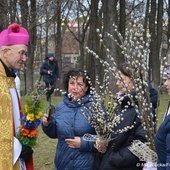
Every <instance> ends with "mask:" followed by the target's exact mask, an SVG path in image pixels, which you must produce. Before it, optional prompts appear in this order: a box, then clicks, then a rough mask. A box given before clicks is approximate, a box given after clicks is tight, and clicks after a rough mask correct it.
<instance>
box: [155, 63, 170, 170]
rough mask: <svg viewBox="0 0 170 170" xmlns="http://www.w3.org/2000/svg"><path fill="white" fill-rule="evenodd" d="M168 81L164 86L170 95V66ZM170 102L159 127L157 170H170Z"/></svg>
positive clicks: (167, 69)
mask: <svg viewBox="0 0 170 170" xmlns="http://www.w3.org/2000/svg"><path fill="white" fill-rule="evenodd" d="M166 73H167V74H166V81H165V82H164V86H165V88H166V90H167V93H168V95H170V65H168V66H167V68H166ZM169 113H170V102H169V103H168V108H167V110H166V113H165V115H164V119H163V122H162V123H161V125H160V126H159V128H158V130H157V133H156V139H155V148H156V153H157V156H158V159H157V170H170V114H169Z"/></svg>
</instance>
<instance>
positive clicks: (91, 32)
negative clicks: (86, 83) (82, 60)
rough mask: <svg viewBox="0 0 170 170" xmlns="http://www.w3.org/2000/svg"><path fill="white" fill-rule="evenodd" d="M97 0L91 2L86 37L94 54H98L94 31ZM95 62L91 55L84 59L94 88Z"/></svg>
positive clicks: (96, 16) (96, 25) (96, 37)
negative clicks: (87, 34) (88, 27)
mask: <svg viewBox="0 0 170 170" xmlns="http://www.w3.org/2000/svg"><path fill="white" fill-rule="evenodd" d="M98 3H99V1H98V0H91V6H90V12H91V13H90V29H89V37H88V46H89V48H90V49H91V50H93V51H94V52H95V53H98V50H99V48H98V43H99V40H98V39H99V38H98V36H97V32H96V29H97V28H98ZM95 66H96V61H95V58H94V56H93V55H92V54H88V55H87V58H86V69H87V71H88V73H89V74H90V76H91V81H92V84H93V86H95V79H96V70H95Z"/></svg>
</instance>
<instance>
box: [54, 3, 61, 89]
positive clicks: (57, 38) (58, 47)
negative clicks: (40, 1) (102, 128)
mask: <svg viewBox="0 0 170 170" xmlns="http://www.w3.org/2000/svg"><path fill="white" fill-rule="evenodd" d="M61 4H62V1H61V0H57V7H56V11H57V33H56V36H55V42H56V48H55V53H56V58H57V60H58V68H59V74H60V76H61V73H62V36H61ZM61 80H62V79H60V81H57V82H56V83H57V84H56V87H57V88H60V87H61Z"/></svg>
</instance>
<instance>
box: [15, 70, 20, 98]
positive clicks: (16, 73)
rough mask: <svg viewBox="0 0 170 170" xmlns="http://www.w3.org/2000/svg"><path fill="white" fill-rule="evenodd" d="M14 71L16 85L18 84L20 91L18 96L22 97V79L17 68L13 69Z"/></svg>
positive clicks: (17, 87)
mask: <svg viewBox="0 0 170 170" xmlns="http://www.w3.org/2000/svg"><path fill="white" fill-rule="evenodd" d="M13 71H14V73H15V76H16V77H15V85H16V89H17V93H18V97H19V98H20V97H21V92H20V90H21V80H20V78H19V76H18V71H17V70H16V69H14V70H13Z"/></svg>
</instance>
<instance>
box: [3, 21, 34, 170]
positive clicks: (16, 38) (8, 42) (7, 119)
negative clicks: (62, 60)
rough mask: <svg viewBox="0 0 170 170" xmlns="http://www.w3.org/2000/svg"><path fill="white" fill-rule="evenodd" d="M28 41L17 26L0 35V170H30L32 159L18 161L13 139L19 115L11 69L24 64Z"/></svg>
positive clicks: (14, 138) (25, 34)
mask: <svg viewBox="0 0 170 170" xmlns="http://www.w3.org/2000/svg"><path fill="white" fill-rule="evenodd" d="M28 42H29V34H28V32H27V30H26V29H25V28H23V27H20V26H19V24H17V23H14V24H11V25H9V27H8V28H7V29H5V30H3V31H2V32H1V33H0V170H34V168H33V163H32V158H31V159H30V161H28V162H25V161H23V160H22V159H20V153H21V152H22V145H21V144H20V142H19V140H18V139H17V138H16V135H17V130H18V129H19V125H20V117H21V113H20V103H19V98H18V95H17V91H16V88H15V81H14V78H15V74H14V73H13V69H20V68H21V67H22V65H23V64H24V63H25V62H26V57H27V56H26V53H27V45H28ZM14 141H15V142H14ZM16 143H18V145H15V144H16ZM23 165H24V166H23Z"/></svg>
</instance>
